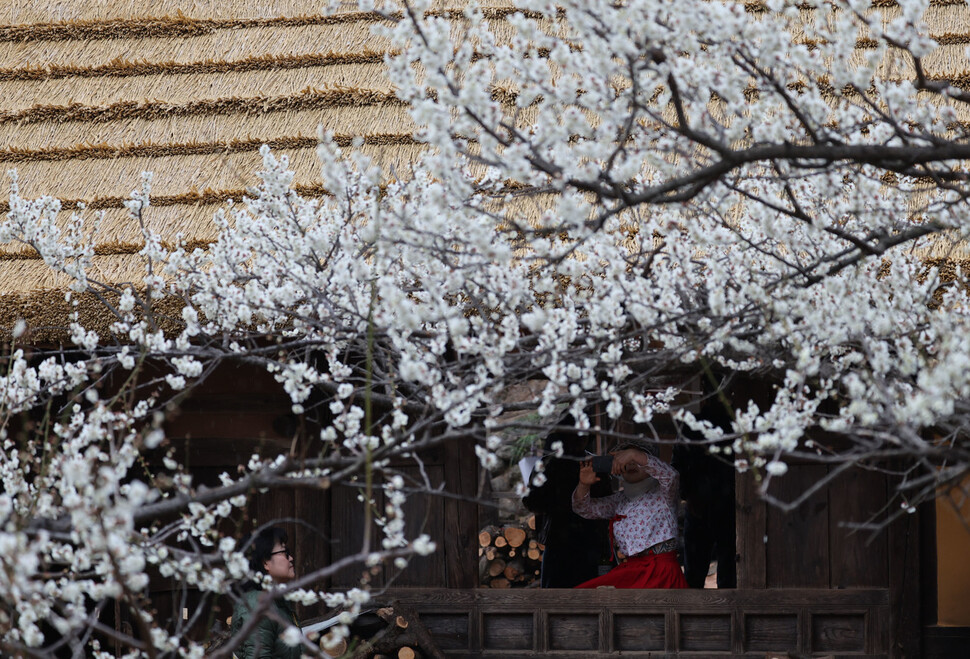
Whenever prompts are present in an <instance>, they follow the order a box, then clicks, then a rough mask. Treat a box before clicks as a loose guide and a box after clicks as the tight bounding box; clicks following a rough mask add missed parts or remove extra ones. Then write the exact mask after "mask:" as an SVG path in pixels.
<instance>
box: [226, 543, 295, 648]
mask: <svg viewBox="0 0 970 659" xmlns="http://www.w3.org/2000/svg"><path fill="white" fill-rule="evenodd" d="M249 554H250V557H249V565H250V568H252V570H253V571H254V572H261V573H263V574H265V575H266V576H268V577H270V578H271V579H272V580H273V581H274V582H275V583H278V584H285V583H287V582H289V581H291V580H292V579H293V578H294V577H295V576H296V573H295V571H294V569H293V554H292V553H290V550H289V549H287V548H286V532H285V531H284V530H283V529H281V528H279V527H275V526H274V527H270V528H266V529H263V530H262V531H260V532H259V533H258V534H256V535H255V536H254V537H253V539H252V542H251V544H250V547H249ZM242 591H243V592H242V597H241V598H240V600H239V601H238V602H237V603H236V606H235V607H234V608H233V612H232V625H231V633H232V635H233V636H236V635H237V634H238V633H239V632H240V630H242V628H243V626H244V625H245V624H246V623H247V622H249V619H250V618H251V617H252V616H253V613H254V612H256V611H257V610H258V609H259V607H260V597H261V596H262V595H264V594H265V591H263V590H262V589H261V588H260V587H259V585H258V584H257V583H256V582H255V581H249V582H247V583H246V584H244V585H243V587H242ZM299 626H300V624H299V622H298V621H297V619H296V615H295V614H294V612H293V606H292V604H290V602H288V601H286V600H285V599H283V598H282V597H278V598H276V599H274V600H273V602H272V603H271V604H270V605H269V610H268V611H266V610H264V612H263V613H262V614H260V619H259V622H258V623H257V624H256V627H255V628H254V629H253V630H252V631H251V632H250V633H249V635H248V636H246V638H245V639H244V640H243V641H242V643H240V644H239V646H238V647H237V648H236V651H235V652H234V656H235V657H236V659H299V657H300V656H301V654H302V650H301V647H300V645H299V644H297V645H289V644H287V643H286V642H284V640H283V638H282V637H283V634H284V633H285V632H286V630H287V629H289V628H290V627H297V628H299Z"/></svg>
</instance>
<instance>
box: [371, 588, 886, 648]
mask: <svg viewBox="0 0 970 659" xmlns="http://www.w3.org/2000/svg"><path fill="white" fill-rule="evenodd" d="M381 599H382V600H388V601H392V602H397V603H398V604H399V605H403V606H405V607H407V608H408V609H410V610H412V611H413V612H414V613H416V614H417V618H418V619H419V620H420V622H421V623H422V624H423V626H424V627H425V628H427V630H428V631H429V632H430V634H431V637H432V638H433V640H434V643H435V645H436V646H437V647H438V648H439V649H440V650H441V651H442V652H443V653H444V654H445V655H446V656H448V657H452V656H454V657H506V658H508V657H538V656H542V657H574V658H578V657H587V656H609V655H613V656H623V657H631V658H645V657H664V656H666V657H671V656H673V657H677V656H685V657H688V656H692V657H712V658H713V657H737V656H747V657H762V658H763V657H766V656H768V657H771V656H784V657H789V656H791V657H800V656H805V657H808V656H817V657H824V656H842V655H850V656H853V657H870V658H875V657H888V656H889V648H890V634H891V632H890V629H891V621H890V609H889V591H888V590H887V589H852V590H822V589H785V590H771V589H769V590H614V589H610V590H606V589H600V590H593V591H588V590H587V591H577V590H557V589H550V590H539V589H521V590H491V589H478V590H445V589H395V590H391V591H389V592H387V593H386V594H385V595H384V596H383V597H382V598H381Z"/></svg>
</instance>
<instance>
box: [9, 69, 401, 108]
mask: <svg viewBox="0 0 970 659" xmlns="http://www.w3.org/2000/svg"><path fill="white" fill-rule="evenodd" d="M308 88H317V89H331V88H333V89H341V88H343V89H347V88H358V89H361V88H363V89H370V90H377V91H381V92H383V93H384V94H385V95H389V94H390V93H391V92H392V89H391V85H390V83H389V82H388V81H387V78H386V75H385V73H384V65H383V64H381V63H366V64H359V63H355V64H338V65H334V66H305V67H300V68H286V69H276V68H266V69H264V70H259V71H242V72H235V71H228V72H224V73H206V74H199V75H174V76H160V75H140V76H130V77H123V78H122V77H102V78H95V77H83V78H74V77H71V78H60V79H56V80H30V81H20V80H18V81H0V96H3V97H6V98H9V99H10V101H9V102H8V103H5V104H4V105H5V107H4V110H5V111H6V112H25V111H26V110H28V109H29V108H31V107H33V106H38V107H43V106H70V105H82V106H83V105H88V106H95V105H97V106H103V105H107V106H111V105H117V104H120V103H124V102H125V101H127V100H129V99H150V102H151V103H155V104H163V105H182V104H186V103H190V102H195V103H198V102H199V101H202V100H218V99H221V98H228V97H231V96H232V95H233V94H238V93H239V92H240V90H256V89H258V90H259V91H260V93H261V94H262V95H263V96H264V97H270V98H272V97H283V96H295V95H298V94H300V92H301V90H304V89H308Z"/></svg>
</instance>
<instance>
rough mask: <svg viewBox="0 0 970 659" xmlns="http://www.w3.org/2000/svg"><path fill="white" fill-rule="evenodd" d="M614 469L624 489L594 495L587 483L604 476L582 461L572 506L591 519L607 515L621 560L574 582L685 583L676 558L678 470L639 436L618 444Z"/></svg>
mask: <svg viewBox="0 0 970 659" xmlns="http://www.w3.org/2000/svg"><path fill="white" fill-rule="evenodd" d="M610 453H611V454H612V455H613V467H612V473H613V475H614V476H619V477H620V480H621V482H622V484H623V489H621V490H620V491H619V492H616V493H615V494H612V495H610V496H608V497H600V498H596V499H592V498H590V496H589V488H590V486H592V485H593V483H596V482H598V481H599V479H600V477H599V476H597V475H596V472H594V471H593V466H592V463H591V462H590V461H586V462H583V463H581V465H580V470H579V485H577V486H576V489H575V490H574V491H573V510H574V511H575V512H576V514H578V515H579V516H581V517H585V518H587V519H609V520H610V540H611V541H612V543H613V546H614V548H615V549H616V551H617V554H618V555H619V556H621V563H620V564H619V565H618V566H617V567H615V568H613V569H612V570H610V571H609V572H608V573H606V574H604V575H603V576H601V577H597V578H595V579H590V580H589V581H586V582H584V583H581V584H579V585H578V586H576V588H599V587H602V586H612V587H614V588H687V580H686V579H685V578H684V573H683V572H682V571H681V569H680V564H679V563H678V562H677V551H676V550H677V504H678V500H677V496H678V487H677V481H678V476H677V471H676V470H675V469H674V468H673V467H671V466H670V465H668V464H667V463H665V462H663V461H662V460H660V459H658V458H655V457H654V456H652V455H650V453H648V452H647V448H646V445H644V444H641V443H639V442H625V443H621V444H619V445H618V446H617V447H616V448H615V449H613V450H612V451H611V452H610Z"/></svg>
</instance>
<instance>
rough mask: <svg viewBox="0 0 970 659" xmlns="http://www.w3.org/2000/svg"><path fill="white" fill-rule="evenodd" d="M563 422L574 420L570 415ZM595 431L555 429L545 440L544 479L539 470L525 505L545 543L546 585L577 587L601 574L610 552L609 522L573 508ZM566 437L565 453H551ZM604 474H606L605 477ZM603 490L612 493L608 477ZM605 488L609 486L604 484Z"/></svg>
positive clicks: (542, 575) (542, 573)
mask: <svg viewBox="0 0 970 659" xmlns="http://www.w3.org/2000/svg"><path fill="white" fill-rule="evenodd" d="M561 424H564V425H571V424H572V417H571V416H568V417H566V419H564V420H563V421H562V422H561ZM589 440H590V437H589V436H588V435H587V436H580V435H578V434H577V433H575V432H554V433H551V434H549V435H548V436H547V437H546V439H545V441H544V443H543V444H544V448H545V451H546V454H547V456H548V457H546V458H544V459H543V463H544V464H543V467H544V469H543V472H542V473H543V474H544V476H545V481H544V482H543V483H542V485H536V484H535V480H534V478H535V477H534V476H533V482H532V483H531V488H530V490H529V494H528V495H526V497H525V498H524V499H523V503H524V504H525V507H526V508H528V509H529V510H531V511H532V512H534V513H536V528H537V529H539V541H540V542H542V543H543V544H544V545H545V549H544V550H543V552H542V567H541V571H540V575H539V584H540V586H541V587H542V588H572V587H574V586H576V585H578V584H581V583H583V582H584V581H588V580H590V579H593V578H594V577H597V576H598V575H599V567H600V564H601V562H602V561H603V558H604V555H605V556H609V550H608V543H607V539H608V537H609V533H608V531H607V527H608V522H606V521H605V520H598V519H583V518H582V517H580V516H579V515H577V514H576V513H574V512H573V507H572V494H573V489H574V488H575V487H576V480H577V479H578V478H579V459H580V458H583V457H585V456H586V448H587V445H588V443H589ZM557 441H559V442H562V446H563V456H562V457H558V458H557V457H555V456H554V455H552V446H553V444H555V443H556V442H557ZM604 480H605V479H604ZM600 488H601V489H602V491H599V492H598V495H605V494H609V493H610V489H609V483H606V482H604V483H603V484H602V485H601V486H600ZM603 488H605V489H603Z"/></svg>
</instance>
